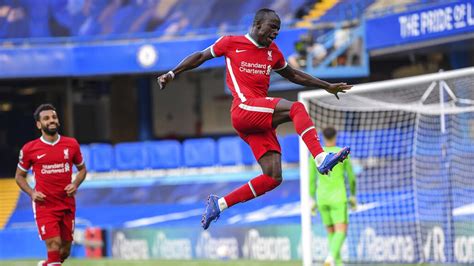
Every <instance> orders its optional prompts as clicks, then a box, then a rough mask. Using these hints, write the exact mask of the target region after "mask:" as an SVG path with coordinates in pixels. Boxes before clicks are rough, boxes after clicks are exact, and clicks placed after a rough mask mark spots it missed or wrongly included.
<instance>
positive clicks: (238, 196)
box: [224, 175, 281, 207]
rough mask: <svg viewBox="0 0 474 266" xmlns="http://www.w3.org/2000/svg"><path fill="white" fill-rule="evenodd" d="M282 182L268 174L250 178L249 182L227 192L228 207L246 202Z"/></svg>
mask: <svg viewBox="0 0 474 266" xmlns="http://www.w3.org/2000/svg"><path fill="white" fill-rule="evenodd" d="M280 184H281V181H277V180H275V179H274V178H272V177H270V176H268V175H259V176H257V177H255V178H254V179H252V180H250V181H249V182H248V183H247V184H245V185H243V186H241V187H239V188H237V189H236V190H234V191H232V192H230V193H229V194H227V195H226V196H225V197H224V199H225V201H226V203H227V207H230V206H232V205H235V204H237V203H239V202H245V201H248V200H251V199H253V198H256V197H258V196H260V195H263V194H265V192H268V191H270V190H272V189H274V188H276V187H278V185H280Z"/></svg>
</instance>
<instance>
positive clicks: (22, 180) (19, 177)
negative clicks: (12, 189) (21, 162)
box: [15, 168, 46, 201]
mask: <svg viewBox="0 0 474 266" xmlns="http://www.w3.org/2000/svg"><path fill="white" fill-rule="evenodd" d="M15 181H16V183H17V185H18V186H19V187H20V188H21V190H23V191H24V192H25V193H26V194H28V196H30V198H31V200H33V201H44V199H45V198H46V195H44V194H43V193H42V192H41V191H36V190H34V189H33V188H31V187H30V185H28V182H26V172H25V171H23V170H21V169H20V168H16V173H15Z"/></svg>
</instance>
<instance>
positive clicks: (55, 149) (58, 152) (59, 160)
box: [18, 136, 84, 209]
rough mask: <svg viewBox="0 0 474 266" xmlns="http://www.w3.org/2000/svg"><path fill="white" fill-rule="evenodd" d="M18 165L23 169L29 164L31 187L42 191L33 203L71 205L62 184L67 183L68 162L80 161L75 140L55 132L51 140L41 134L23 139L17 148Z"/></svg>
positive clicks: (70, 178) (70, 173) (68, 179)
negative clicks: (43, 196) (42, 199)
mask: <svg viewBox="0 0 474 266" xmlns="http://www.w3.org/2000/svg"><path fill="white" fill-rule="evenodd" d="M19 159H20V161H19V163H18V168H20V169H21V170H23V171H25V172H27V171H28V169H30V167H33V174H34V177H35V180H36V185H35V190H37V191H41V192H42V193H43V194H45V195H46V198H45V201H44V202H36V205H37V207H41V206H44V207H46V208H48V209H70V208H72V209H74V208H75V201H74V197H68V196H67V194H66V191H65V190H64V188H65V187H66V186H67V185H68V184H70V183H71V180H72V166H73V164H75V165H82V164H83V163H84V160H83V159H82V154H81V150H80V147H79V143H78V142H77V140H76V139H74V138H69V137H64V136H59V137H58V139H57V140H56V141H55V142H54V143H50V142H48V141H46V140H45V139H44V138H43V137H40V138H38V139H35V140H32V141H30V142H28V143H26V144H25V145H24V146H23V148H22V149H21V151H20V158H19Z"/></svg>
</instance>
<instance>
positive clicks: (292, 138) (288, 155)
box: [281, 134, 300, 163]
mask: <svg viewBox="0 0 474 266" xmlns="http://www.w3.org/2000/svg"><path fill="white" fill-rule="evenodd" d="M298 140H299V136H298V134H290V135H287V136H285V137H283V140H282V142H281V153H282V154H281V156H282V159H283V161H284V162H287V163H297V162H299V161H300V147H299V141H298Z"/></svg>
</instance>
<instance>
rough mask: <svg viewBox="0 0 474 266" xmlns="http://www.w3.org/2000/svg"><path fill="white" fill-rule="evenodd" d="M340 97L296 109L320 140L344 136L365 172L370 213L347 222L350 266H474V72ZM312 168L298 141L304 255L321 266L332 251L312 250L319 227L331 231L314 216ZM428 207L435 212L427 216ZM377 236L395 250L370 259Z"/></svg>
mask: <svg viewBox="0 0 474 266" xmlns="http://www.w3.org/2000/svg"><path fill="white" fill-rule="evenodd" d="M339 96H340V98H341V100H339V101H338V100H337V99H336V98H335V97H334V95H332V94H329V93H327V92H326V91H324V90H312V91H302V92H300V93H299V94H298V100H299V101H300V102H302V103H303V104H304V105H305V106H306V108H307V110H308V112H309V113H310V116H311V118H312V119H313V122H314V123H315V126H316V128H317V130H318V133H320V132H321V130H322V129H323V128H324V127H326V126H333V127H335V128H336V129H337V130H338V132H343V134H344V140H345V143H344V146H346V145H348V146H351V148H352V155H351V156H353V159H354V161H356V162H359V163H360V165H361V167H359V169H360V170H359V172H360V173H361V176H358V188H359V187H360V188H361V190H362V192H361V193H360V194H358V196H359V195H361V198H360V199H359V198H358V201H359V202H360V204H361V205H363V206H366V207H367V208H366V209H367V210H366V211H358V212H356V213H351V218H350V220H351V219H352V218H354V224H355V225H354V227H352V226H351V223H352V220H351V222H349V224H350V225H349V233H348V238H347V240H346V242H347V243H346V244H347V246H348V248H347V249H346V252H347V254H346V256H345V258H344V260H345V261H349V262H351V263H353V262H355V263H363V262H370V263H373V262H392V263H418V262H428V263H430V262H434V263H470V262H474V254H470V253H469V251H468V249H469V248H472V249H473V250H474V227H473V225H474V222H472V221H474V219H472V218H473V217H474V200H472V196H471V197H470V198H469V196H468V195H469V194H468V192H469V191H471V192H472V191H474V181H473V180H469V177H470V178H471V179H472V173H473V172H474V166H473V165H472V162H471V165H470V166H469V165H467V164H466V162H465V161H463V158H465V157H463V156H471V155H470V154H472V152H473V151H474V67H470V68H465V69H459V70H453V71H445V72H438V73H434V74H427V75H421V76H415V77H409V78H401V79H394V80H389V81H381V82H372V83H366V84H360V85H355V86H354V87H353V88H352V89H351V90H350V91H348V92H347V93H345V94H342V93H341V94H339ZM338 141H339V135H338ZM393 142H395V143H393ZM341 146H342V145H341ZM399 146H400V147H399ZM362 149H363V150H362ZM466 154H467V155H466ZM472 157H473V158H474V156H472ZM308 158H309V153H308V150H307V148H306V146H305V144H304V143H303V142H302V141H301V139H300V177H301V178H300V194H301V254H302V261H303V265H304V266H313V265H315V261H318V263H320V262H321V258H316V257H315V256H316V255H315V252H314V250H313V249H314V247H315V246H318V245H323V244H324V243H315V242H313V237H314V226H315V223H318V226H319V228H324V227H322V226H321V224H320V223H321V222H320V219H318V218H317V217H313V216H312V215H311V206H310V204H311V203H310V195H309V178H308ZM469 159H472V158H471V157H469ZM369 161H370V162H369ZM381 165H382V166H381ZM384 167H385V168H384ZM394 171H395V172H396V173H395V174H393V172H394ZM428 172H429V173H428ZM393 175H394V176H395V177H393ZM392 178H393V180H392ZM359 182H360V185H359ZM438 183H439V184H438ZM438 185H439V186H438ZM395 191H396V192H395ZM358 193H359V192H358ZM434 193H439V194H440V196H439V198H437V197H436V195H437V194H434ZM364 204H365V205H364ZM370 204H372V205H370ZM397 204H398V205H400V206H397ZM470 204H471V205H470ZM374 206H378V207H374ZM427 206H428V207H427ZM429 206H432V208H433V210H434V211H433V210H430V211H431V212H427V211H426V208H429ZM466 206H467V207H466ZM469 206H471V210H473V211H472V213H470V211H469ZM377 208H379V209H377ZM463 208H464V209H463ZM466 208H468V210H467V211H466ZM437 210H439V214H438V213H437ZM463 211H464V212H463ZM446 214H447V215H446ZM445 216H447V217H445ZM469 220H471V222H469ZM405 227H407V229H404V228H405ZM351 229H353V230H354V231H357V233H352V235H351ZM370 230H373V231H370ZM440 230H441V231H440ZM370 233H372V236H373V239H376V240H380V241H381V243H382V242H385V243H387V245H389V246H388V247H390V249H392V250H391V251H384V250H379V251H377V252H372V253H371V251H370V250H366V247H367V245H368V244H367V243H366V242H364V241H365V240H364V237H366V236H367V235H370ZM441 233H442V234H441ZM377 237H378V238H377ZM441 237H442V238H441ZM463 237H464V238H463ZM318 239H319V238H318ZM373 239H372V240H373ZM463 239H466V241H464V242H465V243H464V242H463ZM392 240H393V243H391V242H390V241H392ZM471 240H472V242H473V247H470V246H468V243H470V242H469V241H471ZM397 241H399V242H397ZM400 241H402V242H400ZM403 241H406V242H403ZM397 243H398V244H397ZM400 243H401V244H400ZM411 245H412V246H411ZM441 245H442V246H441ZM463 245H464V246H463ZM347 250H348V251H347ZM466 250H467V251H466ZM412 253H413V254H412ZM471 253H474V251H472V252H471Z"/></svg>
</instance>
